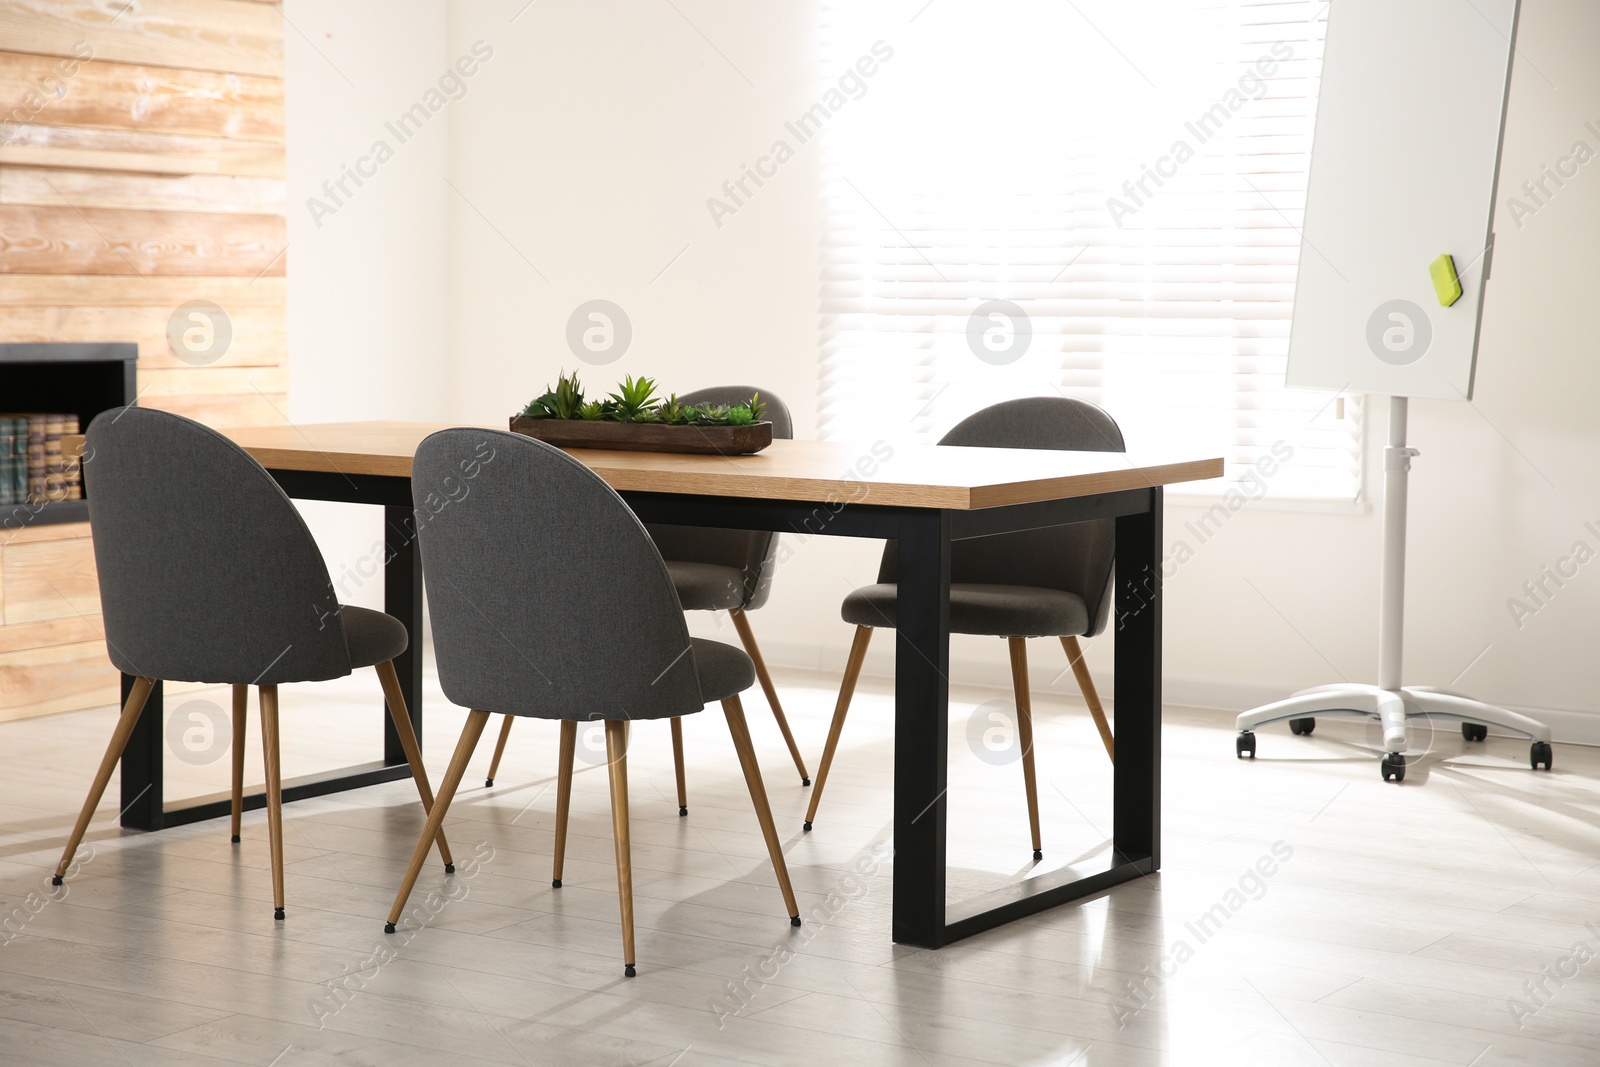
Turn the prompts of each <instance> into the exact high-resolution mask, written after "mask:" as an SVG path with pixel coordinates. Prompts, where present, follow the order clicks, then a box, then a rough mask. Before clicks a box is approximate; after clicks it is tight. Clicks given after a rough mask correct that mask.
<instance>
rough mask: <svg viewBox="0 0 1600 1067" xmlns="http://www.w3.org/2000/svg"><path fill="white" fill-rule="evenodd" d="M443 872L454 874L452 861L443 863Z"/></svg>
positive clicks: (454, 866)
mask: <svg viewBox="0 0 1600 1067" xmlns="http://www.w3.org/2000/svg"><path fill="white" fill-rule="evenodd" d="M444 873H445V874H455V873H456V865H455V864H453V863H447V864H445V865H444Z"/></svg>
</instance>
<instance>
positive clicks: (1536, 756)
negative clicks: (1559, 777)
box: [1528, 741, 1555, 771]
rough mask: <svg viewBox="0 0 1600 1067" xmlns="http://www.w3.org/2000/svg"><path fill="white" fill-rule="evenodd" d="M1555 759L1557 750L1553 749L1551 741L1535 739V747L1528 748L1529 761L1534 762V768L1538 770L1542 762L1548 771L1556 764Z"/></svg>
mask: <svg viewBox="0 0 1600 1067" xmlns="http://www.w3.org/2000/svg"><path fill="white" fill-rule="evenodd" d="M1554 761H1555V752H1553V751H1552V750H1551V748H1550V742H1548V741H1535V742H1534V743H1533V747H1532V748H1531V749H1529V750H1528V762H1529V763H1531V764H1533V769H1534V770H1538V769H1539V764H1541V763H1542V764H1544V769H1545V770H1547V771H1548V770H1549V769H1550V768H1551V767H1553V766H1555V763H1554Z"/></svg>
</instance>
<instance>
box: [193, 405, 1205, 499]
mask: <svg viewBox="0 0 1600 1067" xmlns="http://www.w3.org/2000/svg"><path fill="white" fill-rule="evenodd" d="M447 426H448V424H445V423H423V422H334V423H315V424H307V425H289V426H264V427H243V428H237V429H226V428H224V429H222V430H221V431H220V432H221V433H224V434H226V435H227V436H228V437H230V438H232V439H233V440H234V441H237V442H238V443H239V444H240V445H242V446H243V447H244V448H245V449H246V450H248V451H249V452H250V454H251V455H252V456H254V457H255V458H256V460H257V461H258V462H260V463H261V465H262V466H264V467H268V468H271V469H274V470H296V471H327V472H333V473H342V474H372V475H382V476H388V477H400V478H406V477H410V475H411V457H412V454H413V453H414V452H415V451H416V449H417V445H418V444H419V443H420V442H421V441H422V439H423V438H424V437H426V436H428V435H429V434H430V433H433V432H434V431H436V430H442V429H446V428H447ZM569 454H570V455H572V456H573V457H574V458H576V459H578V460H580V461H582V462H583V463H584V464H585V465H586V466H588V467H589V468H590V469H591V470H593V471H594V472H595V473H596V474H598V475H600V477H602V478H603V479H605V481H606V482H607V484H609V485H610V486H611V487H612V488H614V489H616V490H618V491H620V492H627V491H630V490H631V491H641V492H657V493H688V494H692V495H699V496H724V497H728V496H731V497H746V498H755V499H765V500H807V501H819V502H821V501H830V502H837V501H841V500H843V501H848V502H850V503H853V504H881V505H890V506H896V507H925V508H950V509H957V510H963V511H966V510H973V509H977V508H987V507H998V506H1001V505H1005V504H1022V503H1030V502H1033V501H1038V500H1058V499H1061V498H1064V497H1076V496H1092V495H1095V494H1099V493H1114V492H1120V491H1122V490H1126V489H1145V488H1150V487H1153V486H1157V485H1171V484H1173V483H1175V482H1191V481H1203V480H1205V479H1208V478H1220V477H1221V476H1222V460H1221V458H1219V457H1210V458H1195V457H1193V456H1175V455H1172V454H1170V453H1168V454H1165V455H1157V454H1149V453H1140V452H1129V453H1121V452H1061V451H1056V450H1050V449H1024V448H967V447H955V446H949V445H916V446H908V445H890V444H888V443H885V442H881V441H880V442H876V443H859V442H857V443H850V442H837V441H786V440H777V441H773V442H772V445H771V446H770V447H768V448H766V449H765V450H763V451H761V452H758V453H756V454H755V455H752V456H695V455H684V454H678V453H667V452H622V451H609V450H603V449H571V450H569Z"/></svg>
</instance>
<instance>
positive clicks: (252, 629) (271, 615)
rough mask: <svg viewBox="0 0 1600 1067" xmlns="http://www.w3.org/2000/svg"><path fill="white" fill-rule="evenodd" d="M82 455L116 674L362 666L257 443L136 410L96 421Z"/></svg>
mask: <svg viewBox="0 0 1600 1067" xmlns="http://www.w3.org/2000/svg"><path fill="white" fill-rule="evenodd" d="M84 456H85V460H84V464H83V480H84V490H85V496H87V497H88V501H89V528H90V531H91V533H92V534H93V536H94V557H95V567H96V569H97V570H98V571H99V575H100V608H101V612H102V614H103V615H104V619H105V630H106V650H107V652H108V653H109V654H110V657H111V662H112V663H113V664H114V665H115V666H116V667H117V669H118V670H121V671H124V672H126V673H128V674H134V675H139V676H141V677H145V678H160V679H166V680H169V681H187V682H211V683H215V684H252V685H276V684H279V683H282V682H301V681H315V680H318V679H322V678H338V677H341V676H343V675H346V674H349V673H350V652H349V648H348V646H347V645H346V644H345V636H344V624H343V623H342V622H341V621H340V618H339V603H338V600H337V598H336V597H335V595H334V591H333V585H332V583H331V582H330V581H329V580H328V568H327V564H325V563H324V562H323V559H322V553H321V552H320V551H319V550H318V549H317V544H316V541H315V540H313V538H312V536H311V531H310V530H309V529H307V528H306V524H305V521H304V520H303V519H302V518H301V517H300V513H299V512H298V511H296V510H295V506H294V504H292V503H291V502H290V500H289V498H288V497H287V496H285V495H284V492H283V490H282V489H280V488H279V487H278V483H277V482H275V481H273V480H272V476H271V475H269V474H268V473H267V472H266V471H265V470H263V469H262V467H261V464H259V463H257V462H256V461H255V460H254V459H253V458H252V457H251V456H250V454H249V453H248V452H246V451H245V450H244V449H242V448H240V447H239V446H238V445H236V444H234V443H233V442H232V441H230V440H228V439H227V438H226V437H224V436H222V435H221V434H220V433H217V432H216V431H215V430H213V429H211V428H210V427H208V426H204V425H202V424H200V423H198V422H195V421H193V420H192V419H186V418H184V417H182V416H181V415H173V414H171V413H169V412H165V411H157V410H154V409H151V408H138V407H127V408H112V409H111V410H109V411H105V412H102V413H101V414H99V415H97V416H96V417H95V420H94V421H93V422H92V423H90V425H89V431H88V434H87V439H86V441H85V445H84Z"/></svg>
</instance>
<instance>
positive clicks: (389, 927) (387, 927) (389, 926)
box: [383, 923, 394, 934]
mask: <svg viewBox="0 0 1600 1067" xmlns="http://www.w3.org/2000/svg"><path fill="white" fill-rule="evenodd" d="M383 932H384V933H386V934H392V933H394V923H384V924H383Z"/></svg>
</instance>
